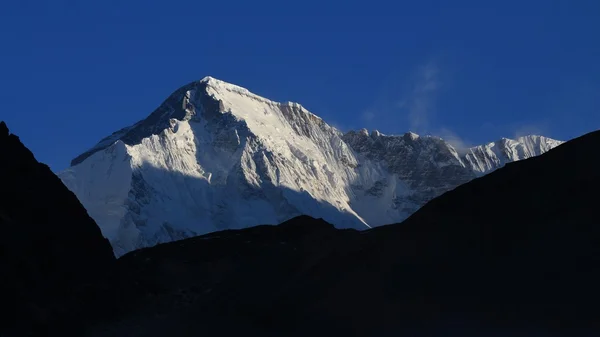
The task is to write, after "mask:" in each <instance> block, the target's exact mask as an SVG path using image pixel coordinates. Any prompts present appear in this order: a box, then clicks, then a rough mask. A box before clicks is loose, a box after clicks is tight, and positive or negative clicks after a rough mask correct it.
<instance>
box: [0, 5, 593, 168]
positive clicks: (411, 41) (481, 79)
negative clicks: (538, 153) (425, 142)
mask: <svg viewBox="0 0 600 337" xmlns="http://www.w3.org/2000/svg"><path fill="white" fill-rule="evenodd" d="M0 43H1V49H0V102H1V104H2V106H0V119H2V120H6V121H7V123H8V125H9V128H11V130H12V131H13V132H15V133H17V134H18V135H19V136H20V137H21V139H22V140H23V141H24V143H25V144H26V145H27V146H28V147H29V148H30V149H31V150H32V151H33V152H34V153H35V154H36V156H37V158H38V159H39V160H41V161H43V162H45V163H47V164H49V165H50V166H51V167H52V169H54V170H61V169H64V168H66V167H67V166H68V163H69V162H70V160H71V159H72V158H73V157H75V156H76V155H78V154H79V153H81V152H83V151H84V150H86V149H87V148H89V147H91V146H92V145H94V144H95V143H96V142H97V141H98V140H100V139H101V138H102V137H104V136H107V135H108V134H110V133H112V132H113V131H116V130H117V129H119V128H121V127H124V126H127V125H130V124H132V123H134V122H136V121H138V120H140V119H142V118H144V117H145V116H147V115H148V114H149V113H150V112H152V110H153V109H155V108H156V107H157V106H158V105H159V104H160V103H161V102H162V101H163V100H164V99H165V98H166V97H167V96H168V95H169V94H170V93H171V92H173V91H174V90H175V89H177V88H178V87H180V86H182V85H184V84H186V83H188V82H191V81H194V80H199V79H201V78H202V77H204V76H206V75H211V76H213V77H216V78H219V79H222V80H225V81H228V82H232V83H235V84H238V85H241V86H243V87H246V88H248V89H249V90H251V91H253V92H255V93H257V94H260V95H263V96H266V97H268V98H271V99H274V100H277V101H295V102H299V103H301V104H302V105H304V106H305V107H306V108H307V109H309V110H311V111H312V112H314V113H315V114H317V115H319V116H321V117H323V118H324V119H325V120H326V121H328V122H330V123H331V124H333V125H335V126H337V127H339V128H341V129H342V130H344V131H347V130H349V129H358V128H362V127H366V128H368V129H369V130H372V129H378V130H380V131H381V132H383V133H389V134H395V133H404V132H406V131H409V130H412V131H415V132H417V133H421V134H424V133H425V134H427V133H428V134H434V135H439V136H442V137H446V138H450V139H452V140H453V141H454V142H456V143H460V142H462V143H464V144H477V143H483V142H487V141H493V140H496V139H498V138H500V137H514V136H517V135H522V134H529V133H535V134H543V135H547V136H550V137H553V138H557V139H563V140H567V139H570V138H573V137H576V136H579V135H581V134H583V133H586V132H589V131H592V130H595V129H599V128H600V1H597V0H577V1H576V0H569V1H552V0H533V1H525V0H521V1H512V0H509V1H466V0H454V1H426V0H419V1H389V2H385V3H384V2H377V1H361V2H354V1H335V2H332V1H325V0H320V1H312V0H303V1H281V0H280V1H268V2H265V1H239V2H238V1H231V0H230V1H175V0H169V1H160V2H159V1H151V0H144V1H140V0H127V1H122V0H103V1H94V0H85V1H84V0H52V1H50V0H47V1H44V0H37V1H31V0H4V1H1V2H0Z"/></svg>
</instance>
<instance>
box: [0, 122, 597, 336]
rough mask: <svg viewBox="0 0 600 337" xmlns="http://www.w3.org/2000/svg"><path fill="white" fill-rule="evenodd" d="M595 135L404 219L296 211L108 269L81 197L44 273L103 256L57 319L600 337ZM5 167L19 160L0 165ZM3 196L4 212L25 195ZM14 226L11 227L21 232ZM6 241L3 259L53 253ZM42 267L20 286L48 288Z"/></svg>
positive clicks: (141, 332) (128, 326)
mask: <svg viewBox="0 0 600 337" xmlns="http://www.w3.org/2000/svg"><path fill="white" fill-rule="evenodd" d="M599 147H600V132H595V133H591V134H588V135H585V136H583V137H580V138H578V139H575V140H573V141H570V142H568V143H566V144H564V145H561V146H559V147H558V148H556V149H554V150H551V151H550V152H548V153H547V154H545V155H542V156H540V157H536V158H533V159H528V160H525V161H522V162H516V163H512V164H508V165H507V166H506V167H505V168H503V169H500V170H498V171H496V172H494V173H492V174H489V175H487V176H485V177H482V178H479V179H476V180H473V181H472V182H470V183H468V184H465V185H463V186H461V187H459V188H457V189H455V190H453V191H450V192H448V193H446V194H444V195H443V196H441V197H439V198H437V199H435V200H433V201H431V202H430V203H429V204H427V205H426V206H425V207H423V208H422V209H421V210H420V211H418V212H417V213H415V214H414V215H413V216H412V217H410V218H409V219H408V220H407V221H405V222H404V223H402V224H398V225H390V226H385V227H380V228H376V229H373V230H369V231H365V232H357V231H354V230H336V229H335V228H333V226H331V225H329V224H328V223H326V222H324V221H322V220H318V219H313V218H310V217H298V218H295V219H292V220H290V221H287V222H285V223H283V224H281V225H279V226H259V227H254V228H249V229H244V230H238V231H224V232H217V233H213V234H209V235H205V236H201V237H195V238H191V239H187V240H182V241H178V242H172V243H168V244H162V245H158V246H156V247H153V248H147V249H142V250H139V251H135V252H132V253H129V254H127V255H125V256H124V257H122V258H121V259H119V260H117V262H116V264H115V266H114V267H115V268H114V269H111V268H110V264H111V263H110V261H111V257H110V256H108V255H110V254H107V253H105V252H106V250H107V249H108V248H107V247H106V245H105V244H104V243H103V242H105V241H104V240H103V239H102V237H101V235H100V233H99V231H97V228H94V227H93V226H91V225H87V220H86V221H83V218H84V217H85V218H86V219H88V218H87V215H85V212H84V211H82V208H81V206H78V207H74V210H70V211H72V212H74V214H79V213H81V212H83V214H84V215H85V216H84V215H82V216H81V217H82V221H81V223H82V224H84V227H85V228H88V227H89V228H94V230H95V231H96V233H95V234H93V233H92V232H93V231H90V233H88V234H90V235H89V236H87V234H82V233H80V234H77V235H76V236H73V235H74V234H68V233H64V232H65V231H66V232H71V231H77V230H80V231H81V229H73V228H71V227H72V225H71V224H75V223H78V222H77V221H69V222H65V223H63V224H61V225H56V226H57V227H59V229H58V230H60V232H61V233H63V235H64V236H65V237H67V238H73V237H81V238H82V241H85V242H87V243H85V244H83V243H82V244H80V246H81V247H76V244H75V243H73V244H72V246H69V247H71V248H70V249H68V251H69V253H70V254H64V256H63V255H56V256H55V258H53V259H52V261H53V262H52V263H56V264H57V265H64V266H65V267H58V268H56V269H55V268H50V267H49V268H48V270H50V271H46V272H45V273H46V274H48V273H50V274H52V277H55V278H65V279H70V278H69V277H68V275H69V272H70V271H71V270H72V269H70V266H73V265H81V266H82V268H83V266H88V267H92V266H94V265H95V264H98V265H101V266H102V265H107V266H108V267H107V268H105V269H103V270H104V272H105V276H106V277H103V278H100V277H99V278H98V279H97V281H96V282H95V284H88V285H87V287H86V290H85V291H83V290H82V291H80V292H79V293H78V294H79V295H78V296H79V297H83V298H85V299H86V300H85V301H83V300H80V301H76V302H75V303H74V302H73V301H67V300H65V301H63V302H62V304H63V306H64V307H65V309H64V312H65V314H64V316H63V317H64V318H63V321H64V320H68V319H69V318H73V317H76V318H77V319H71V322H72V325H73V327H72V329H71V331H70V332H72V333H73V334H75V333H79V332H81V331H84V330H86V332H87V333H86V335H88V336H201V335H207V336H234V335H235V336H237V335H240V334H243V335H245V336H261V337H262V336H597V335H600V319H599V317H600V307H599V306H598V303H600V296H599V293H600V292H599V291H598V284H600V260H599V258H600V242H599V240H600V229H599V223H600V214H599V212H598V205H600V203H599V201H600V197H599V196H598V193H597V191H600V158H598V156H595V155H594V154H595V151H597V150H596V149H598V148H599ZM4 151H5V150H4V148H1V152H0V155H1V156H0V158H5V156H4V154H5V152H4ZM31 158H33V157H32V156H31ZM3 170H4V169H3ZM48 173H49V171H48ZM7 174H9V175H13V176H14V175H15V174H16V173H15V172H12V173H6V172H5V171H2V177H0V179H4V180H11V178H7V177H6V175H7ZM12 179H14V178H12ZM52 179H55V177H54V178H52ZM52 179H50V180H52ZM36 186H37V185H36ZM36 188H37V187H36ZM63 189H64V190H66V189H65V188H64V187H63V186H60V187H56V186H48V187H47V191H46V192H40V193H46V195H47V194H48V193H52V194H56V192H50V191H62V190H63ZM3 193H4V190H3ZM3 195H4V194H3ZM40 195H42V194H40ZM3 198H4V199H2V204H1V205H0V207H1V208H0V210H2V212H6V209H7V207H6V206H5V205H9V203H13V204H10V205H14V203H15V202H16V201H14V200H5V199H6V198H5V197H3ZM36 200H39V199H36ZM24 201H25V202H24ZM55 202H56V203H60V202H59V201H58V199H57V200H56V201H55ZM70 202H71V201H65V203H66V204H70ZM29 203H31V202H30V201H29V200H22V201H21V202H19V205H21V206H20V207H22V208H26V207H31V206H30V205H29ZM55 206H56V207H59V206H57V205H55ZM15 207H16V206H15ZM60 207H62V208H63V209H64V208H65V207H66V206H60ZM77 209H78V210H77ZM2 214H4V213H2ZM5 218H6V216H4V215H3V217H2V226H3V227H2V228H3V230H4V231H6V229H4V228H5V227H9V226H8V225H6V226H5V224H7V222H6V220H4V219H5ZM71 218H72V219H75V218H73V217H71ZM13 221H14V220H13ZM19 221H20V222H18V223H19V224H21V223H27V224H28V223H31V222H35V221H33V220H29V219H28V218H23V219H22V220H19ZM92 224H93V223H92ZM61 226H62V227H61ZM87 232H88V230H86V233H87ZM7 233H8V236H6V237H5V236H3V237H2V239H3V240H8V239H6V238H8V237H10V236H14V237H16V238H19V237H22V236H19V235H20V234H18V233H16V232H12V231H9V232H7ZM73 233H74V232H73ZM48 235H50V234H48ZM86 236H87V238H86ZM33 237H34V236H31V238H33ZM31 238H30V237H29V236H25V237H24V238H23V239H20V240H21V242H20V244H19V245H18V246H17V247H20V246H31V245H32V243H31V242H34V241H32V239H31ZM60 240H65V239H64V238H62V236H60V237H59V236H56V237H54V239H53V240H52V241H50V242H48V243H47V245H52V243H51V242H61V241H60ZM15 242H17V241H15ZM70 242H71V239H66V241H64V244H67V245H70V244H71V243H70ZM96 242H97V243H96ZM94 244H96V245H97V246H98V247H96V248H94V247H92V246H93V245H94ZM3 245H5V243H4V241H3ZM3 247H4V246H3ZM4 249H5V248H3V250H4ZM14 249H17V248H14ZM94 252H97V254H94ZM74 255H77V256H74ZM2 256H3V258H4V256H6V255H2ZM11 256H12V257H10V258H4V260H2V261H3V262H2V263H7V262H6V261H8V262H9V263H13V262H12V261H17V259H23V258H26V259H27V261H30V262H29V263H41V262H39V261H45V260H44V258H45V257H40V256H38V255H37V254H30V253H27V254H16V255H11ZM71 259H77V260H76V261H73V260H71ZM86 261H87V262H86ZM92 261H95V262H92ZM99 269H102V268H99ZM83 270H85V268H84V269H83ZM11 273H12V274H11V275H15V277H21V276H20V275H21V274H19V272H18V270H17V269H11ZM40 273H41V272H40ZM46 274H40V275H41V277H40V278H38V281H29V283H27V287H31V288H32V289H37V288H39V287H40V281H39V280H40V279H45V277H46V276H45V275H46ZM74 284H80V283H77V282H74ZM23 289H25V288H23ZM39 293H40V294H44V296H46V295H47V293H45V292H44V290H41V288H40V290H39ZM20 296H21V295H20ZM57 298H58V297H57ZM66 298H68V297H66ZM28 300H29V298H28ZM11 301H13V302H8V303H9V305H10V304H11V303H14V304H16V303H17V302H15V301H17V298H11ZM19 303H20V302H19ZM44 303H45V302H44ZM21 306H22V307H25V306H23V305H21ZM57 327H63V325H58V326H54V327H52V328H57ZM63 331H64V330H63ZM52 332H54V331H52ZM67 332H69V331H67ZM63 335H65V334H64V333H63Z"/></svg>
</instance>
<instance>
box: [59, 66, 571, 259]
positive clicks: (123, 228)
mask: <svg viewBox="0 0 600 337" xmlns="http://www.w3.org/2000/svg"><path fill="white" fill-rule="evenodd" d="M561 143H562V142H560V141H556V140H552V139H548V138H544V137H540V136H528V137H522V138H519V139H517V140H510V139H502V140H500V141H498V142H493V143H490V144H486V145H482V146H477V147H474V148H471V149H468V150H467V151H464V153H458V152H457V151H456V149H454V148H453V147H452V146H451V145H450V144H448V143H447V142H445V141H444V140H442V139H441V138H438V137H432V136H422V137H420V136H418V135H416V134H414V133H407V134H404V135H400V136H387V135H383V134H381V133H379V132H378V131H373V132H371V133H369V132H368V131H367V130H364V129H363V130H360V131H358V132H356V131H351V132H348V133H346V134H343V133H342V132H341V131H339V130H337V129H335V128H333V127H331V126H330V125H328V124H327V123H326V122H324V121H323V120H322V119H321V118H319V117H318V116H316V115H314V114H312V113H310V112H309V111H307V110H306V109H304V108H303V107H302V106H301V105H299V104H297V103H290V102H288V103H278V102H273V101H270V100H268V99H265V98H263V97H260V96H257V95H255V94H252V93H250V92H249V91H248V90H246V89H244V88H241V87H238V86H235V85H232V84H229V83H225V82H223V81H220V80H217V79H214V78H212V77H206V78H204V79H203V80H201V81H198V82H193V83H190V84H188V85H186V86H184V87H182V88H180V89H178V90H177V91H175V92H174V93H173V94H172V95H171V96H170V97H169V98H168V99H167V100H166V101H165V102H164V103H163V104H161V106H160V107H159V108H158V109H156V110H155V111H154V112H153V113H152V114H150V116H148V118H146V119H144V120H142V121H140V122H138V123H136V124H134V125H132V126H130V127H127V128H124V129H121V130H119V131H117V132H115V133H114V134H112V135H110V136H108V137H106V138H104V139H103V140H101V141H100V142H99V143H98V144H97V145H96V146H94V147H93V148H91V149H90V150H88V151H86V152H85V153H83V154H82V155H80V156H78V157H77V158H75V159H74V160H73V162H72V163H71V165H72V166H71V168H69V169H67V170H65V171H63V172H61V173H60V174H59V176H60V178H61V179H62V181H63V182H64V183H65V185H66V186H67V187H68V188H69V189H70V190H71V191H73V192H74V193H75V194H76V195H77V197H78V198H79V199H80V201H81V202H82V204H83V205H84V206H85V207H86V209H87V210H88V212H89V214H90V215H91V216H92V217H93V218H94V220H96V222H97V223H98V225H99V226H100V228H101V229H102V231H103V234H104V235H105V236H106V237H107V238H108V239H109V240H110V241H111V243H112V244H113V248H114V250H115V253H116V254H117V255H122V254H124V253H126V252H128V251H131V250H133V249H136V248H140V247H144V246H151V245H154V244H157V243H160V242H168V241H172V240H176V239H180V238H185V237H189V236H193V235H199V234H204V233H207V232H212V231H216V230H222V229H227V228H243V227H249V226H254V225H259V224H276V223H280V222H283V221H285V220H287V219H290V218H292V217H294V216H297V215H300V214H308V215H311V216H313V217H319V218H323V219H325V220H326V221H328V222H331V223H333V224H335V225H336V226H338V227H340V228H357V229H365V228H369V227H371V226H379V225H383V224H387V223H393V222H399V221H402V220H404V219H405V218H406V217H408V216H409V215H410V214H412V213H413V212H414V211H416V210H417V209H418V208H419V207H421V206H422V205H423V204H425V203H426V202H427V201H429V200H431V199H432V198H434V197H436V196H438V195H440V194H441V193H443V192H445V191H448V190H450V189H452V188H454V187H456V186H458V185H460V184H462V183H465V182H467V181H469V180H471V179H473V178H475V177H477V176H479V175H482V174H485V173H488V172H490V171H492V170H494V169H496V168H498V167H501V166H502V165H504V164H505V163H507V162H510V161H514V160H520V159H524V158H529V157H531V156H535V155H539V154H541V153H544V152H546V151H548V150H549V149H551V148H553V147H555V146H558V145H560V144H561Z"/></svg>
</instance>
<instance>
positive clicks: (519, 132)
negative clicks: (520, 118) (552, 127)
mask: <svg viewBox="0 0 600 337" xmlns="http://www.w3.org/2000/svg"><path fill="white" fill-rule="evenodd" d="M513 129H514V132H513V137H514V138H519V137H523V136H529V135H548V134H549V132H548V125H547V123H537V124H525V125H518V126H516V127H513Z"/></svg>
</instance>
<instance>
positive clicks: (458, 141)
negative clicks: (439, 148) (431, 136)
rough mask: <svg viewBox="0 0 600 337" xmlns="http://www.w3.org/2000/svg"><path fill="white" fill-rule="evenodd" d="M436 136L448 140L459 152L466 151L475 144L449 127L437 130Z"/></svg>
mask: <svg viewBox="0 0 600 337" xmlns="http://www.w3.org/2000/svg"><path fill="white" fill-rule="evenodd" d="M436 136H439V137H441V138H442V139H443V140H445V141H446V142H448V143H449V144H450V145H452V146H453V147H454V148H455V149H456V150H457V151H458V152H463V151H466V150H467V149H468V148H470V147H473V146H474V144H472V143H470V142H469V141H466V140H465V139H463V138H462V137H460V136H459V135H458V134H456V133H455V132H453V131H452V130H450V129H448V128H440V129H439V130H438V131H437V132H436Z"/></svg>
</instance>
